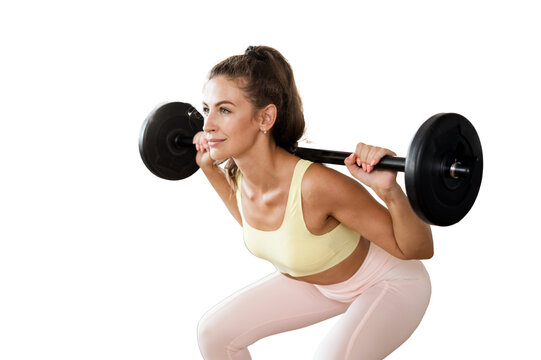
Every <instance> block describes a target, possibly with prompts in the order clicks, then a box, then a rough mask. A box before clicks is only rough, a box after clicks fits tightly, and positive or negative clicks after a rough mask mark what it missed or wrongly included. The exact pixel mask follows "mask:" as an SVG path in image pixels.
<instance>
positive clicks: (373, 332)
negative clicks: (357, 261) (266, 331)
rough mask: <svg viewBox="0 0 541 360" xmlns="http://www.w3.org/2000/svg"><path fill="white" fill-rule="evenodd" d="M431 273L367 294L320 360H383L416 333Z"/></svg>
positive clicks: (337, 329) (332, 336)
mask: <svg viewBox="0 0 541 360" xmlns="http://www.w3.org/2000/svg"><path fill="white" fill-rule="evenodd" d="M430 293H431V289H430V279H429V278H428V274H427V276H426V277H421V278H419V279H415V280H392V281H391V280H384V281H381V282H379V283H378V284H377V285H375V286H373V287H371V288H370V289H368V290H366V291H364V292H363V293H362V295H360V296H359V297H358V298H357V299H356V300H355V301H353V303H351V306H350V307H349V309H348V310H347V311H346V312H345V314H344V315H343V316H342V318H341V319H340V320H339V321H338V322H337V323H336V324H335V326H334V327H333V329H332V330H331V331H330V333H329V334H328V335H327V337H326V338H325V340H324V341H323V343H322V344H321V346H320V348H319V350H318V353H317V356H316V358H317V359H357V360H358V359H364V360H366V359H383V358H385V357H386V356H387V355H389V354H390V353H391V352H393V351H394V350H395V349H396V348H398V347H399V346H400V345H401V344H402V343H403V342H404V341H406V340H407V339H408V338H409V337H410V336H411V334H412V333H413V332H414V331H415V329H416V328H417V326H418V325H419V323H420V322H421V319H422V318H423V316H424V313H425V311H426V308H427V307H428V303H429V301H430Z"/></svg>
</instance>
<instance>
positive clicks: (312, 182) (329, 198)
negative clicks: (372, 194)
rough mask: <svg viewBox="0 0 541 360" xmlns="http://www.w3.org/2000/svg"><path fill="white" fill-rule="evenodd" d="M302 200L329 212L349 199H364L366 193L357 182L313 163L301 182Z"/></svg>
mask: <svg viewBox="0 0 541 360" xmlns="http://www.w3.org/2000/svg"><path fill="white" fill-rule="evenodd" d="M301 189H302V197H303V200H306V201H309V202H311V203H313V204H317V205H320V206H325V207H326V208H327V209H329V211H331V210H332V207H333V206H334V205H336V204H339V203H342V202H343V201H347V200H348V199H350V198H351V197H356V198H358V197H359V196H360V197H365V196H366V195H367V194H368V192H367V190H366V189H365V188H364V186H363V185H362V184H361V183H359V182H358V181H357V180H355V179H353V178H352V177H350V176H347V175H345V174H343V173H341V172H339V171H337V170H335V169H332V168H329V167H327V166H325V165H323V164H319V163H313V164H311V165H310V166H309V167H308V169H307V170H306V172H305V174H304V177H303V180H302V185H301Z"/></svg>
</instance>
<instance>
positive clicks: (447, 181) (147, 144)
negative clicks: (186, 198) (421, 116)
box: [139, 102, 483, 226]
mask: <svg viewBox="0 0 541 360" xmlns="http://www.w3.org/2000/svg"><path fill="white" fill-rule="evenodd" d="M203 122H204V120H203V116H202V115H201V114H200V113H199V112H198V111H197V110H196V109H195V108H194V107H193V106H191V105H190V104H187V103H182V102H170V103H165V104H162V105H159V106H157V107H156V108H155V109H154V110H152V111H151V112H150V114H149V115H148V116H147V118H146V119H145V121H144V123H143V126H142V128H141V132H140V136H139V152H140V154H141V158H142V159H143V162H144V163H145V165H146V166H147V168H148V169H149V170H150V171H151V172H152V173H153V174H155V175H156V176H158V177H160V178H163V179H167V180H181V179H184V178H187V177H188V176H191V175H192V174H194V173H195V172H196V171H197V170H198V169H199V166H198V165H197V163H196V162H195V157H196V155H197V150H196V149H195V145H194V144H193V137H194V135H195V134H196V133H197V132H199V131H202V129H203ZM350 154H351V153H350V152H342V151H333V150H321V149H310V148H302V147H299V148H297V150H296V151H295V155H297V156H299V157H300V158H303V159H306V160H310V161H313V162H320V163H328V164H337V165H344V160H345V158H347V157H348V156H349V155H350ZM374 169H388V170H394V171H401V172H404V174H405V185H406V193H407V196H408V199H409V202H410V204H411V207H412V208H413V210H414V211H415V213H416V214H417V216H419V217H420V218H421V219H422V220H423V221H425V222H427V223H429V224H433V225H438V226H449V225H453V224H455V223H457V222H458V221H460V220H461V219H462V218H463V217H464V216H466V214H467V213H468V212H469V211H470V209H471V208H472V206H473V204H474V202H475V199H476V198H477V194H478V193H479V189H480V187H481V180H482V175H483V153H482V148H481V142H480V140H479V136H478V135H477V132H476V131H475V128H474V127H473V125H472V124H471V122H470V121H468V120H467V119H466V118H465V117H464V116H462V115H459V114H456V113H440V114H436V115H434V116H432V117H430V118H429V119H428V120H426V121H425V122H424V123H423V124H422V125H421V127H420V128H419V129H418V130H417V132H416V133H415V136H414V137H413V140H412V141H411V144H410V146H409V148H408V151H407V156H406V157H405V158H403V157H392V156H385V157H383V158H382V159H381V161H380V162H379V163H378V164H377V165H376V166H375V167H374Z"/></svg>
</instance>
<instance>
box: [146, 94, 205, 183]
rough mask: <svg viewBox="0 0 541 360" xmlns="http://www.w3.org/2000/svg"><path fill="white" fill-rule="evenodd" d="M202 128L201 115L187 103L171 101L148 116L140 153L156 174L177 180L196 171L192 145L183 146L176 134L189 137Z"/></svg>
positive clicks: (194, 153)
mask: <svg viewBox="0 0 541 360" xmlns="http://www.w3.org/2000/svg"><path fill="white" fill-rule="evenodd" d="M202 129H203V117H202V116H201V114H200V113H199V112H198V111H197V110H196V109H195V108H194V107H192V106H191V105H190V104H186V103H181V102H170V103H166V104H163V105H160V106H158V107H156V108H155V109H154V110H152V112H151V113H150V114H149V115H148V117H147V118H146V120H145V122H144V123H143V126H142V128H141V133H140V135H139V153H140V154H141V158H142V159H143V162H144V163H145V165H146V167H147V168H148V169H149V170H150V171H151V172H152V173H153V174H155V175H156V176H159V177H161V178H163V179H167V180H180V179H184V178H187V177H188V176H190V175H192V174H193V173H195V172H196V171H197V170H198V169H199V166H198V165H197V163H196V162H195V156H196V154H197V150H196V149H195V145H192V146H182V145H179V144H178V143H177V141H176V138H177V137H184V138H189V137H192V138H193V136H194V135H195V134H196V133H197V132H198V131H201V130H202Z"/></svg>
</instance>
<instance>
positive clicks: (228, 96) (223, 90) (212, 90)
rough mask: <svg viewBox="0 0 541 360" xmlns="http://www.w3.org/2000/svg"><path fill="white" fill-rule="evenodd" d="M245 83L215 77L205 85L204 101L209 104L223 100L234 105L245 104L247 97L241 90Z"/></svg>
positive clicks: (223, 77)
mask: <svg viewBox="0 0 541 360" xmlns="http://www.w3.org/2000/svg"><path fill="white" fill-rule="evenodd" d="M243 83H244V80H242V79H228V78H226V77H225V76H217V77H214V78H212V79H210V80H209V81H208V82H207V83H206V84H205V87H204V89H203V101H204V102H205V103H207V104H212V103H217V102H220V101H223V100H230V101H233V102H234V103H242V102H245V101H246V97H245V95H244V92H243V91H242V89H241V86H242V85H243Z"/></svg>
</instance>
